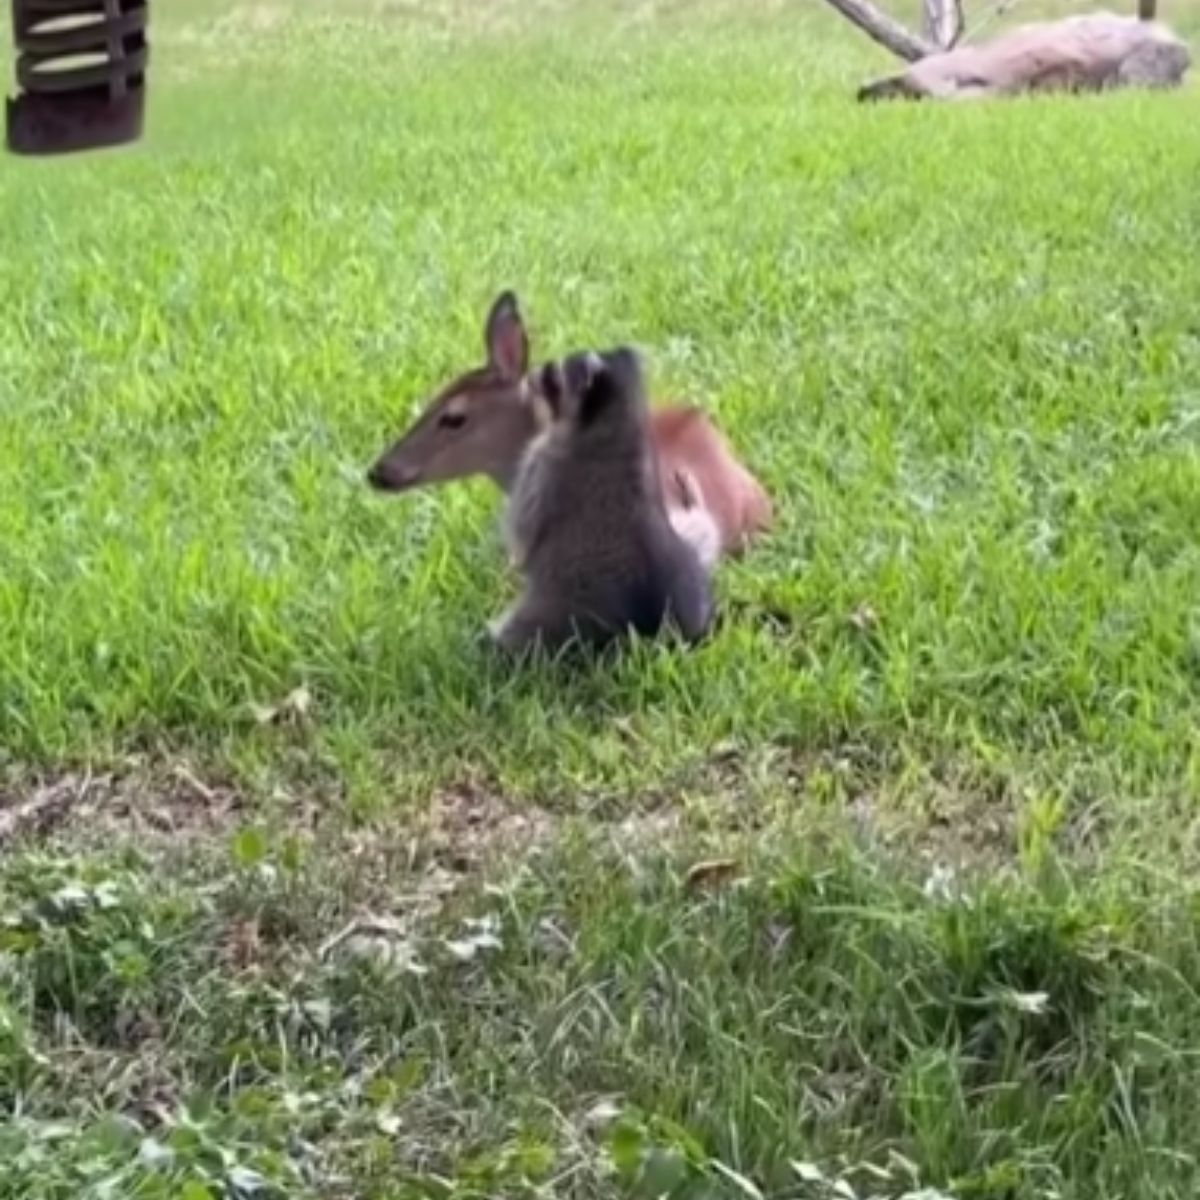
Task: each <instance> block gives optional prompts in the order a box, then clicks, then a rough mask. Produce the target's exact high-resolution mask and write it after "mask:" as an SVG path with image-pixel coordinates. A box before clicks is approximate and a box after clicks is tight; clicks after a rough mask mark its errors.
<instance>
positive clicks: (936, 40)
mask: <svg viewBox="0 0 1200 1200" xmlns="http://www.w3.org/2000/svg"><path fill="white" fill-rule="evenodd" d="M922 7H923V9H924V13H925V36H926V37H927V38H928V39H929V40H930V41H931V42H932V43H933V44H934V45H935V46H936V47H937V48H938V49H939V50H953V49H954V47H955V46H956V45H957V44H958V41H959V39H960V38H961V37H962V34H963V26H964V24H965V22H964V20H963V7H962V0H924V4H923V6H922Z"/></svg>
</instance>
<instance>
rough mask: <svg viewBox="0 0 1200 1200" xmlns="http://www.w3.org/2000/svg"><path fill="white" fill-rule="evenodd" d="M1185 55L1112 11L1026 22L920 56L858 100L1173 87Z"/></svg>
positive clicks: (1176, 43)
mask: <svg viewBox="0 0 1200 1200" xmlns="http://www.w3.org/2000/svg"><path fill="white" fill-rule="evenodd" d="M1190 64H1191V54H1190V52H1189V50H1188V48H1187V46H1186V45H1185V44H1184V43H1183V42H1181V41H1180V40H1179V39H1178V38H1177V37H1176V36H1175V35H1174V34H1173V33H1172V32H1171V31H1170V30H1169V29H1167V28H1166V27H1165V26H1163V25H1159V24H1157V23H1156V22H1153V21H1146V20H1139V19H1138V18H1137V17H1120V16H1116V15H1115V14H1112V13H1095V14H1092V15H1088V16H1077V17H1067V18H1065V19H1063V20H1061V21H1046V22H1042V23H1039V24H1034V25H1024V26H1021V27H1020V28H1019V29H1014V30H1012V31H1011V32H1009V33H1006V34H1002V35H1001V36H1000V37H997V38H994V39H993V40H992V41H990V42H988V43H986V44H984V45H980V46H959V47H957V48H956V49H954V50H947V51H946V52H945V53H943V54H931V55H929V56H928V57H927V58H922V59H918V60H917V61H916V62H915V63H913V64H912V65H911V66H910V67H908V68H907V69H905V70H904V71H902V72H900V74H898V75H891V76H889V77H887V78H886V79H879V80H876V81H875V82H874V83H869V84H867V85H866V86H865V87H863V88H862V89H860V91H859V93H858V98H859V99H860V100H884V99H892V98H897V97H899V98H906V99H913V100H920V99H934V100H969V99H975V98H980V97H987V96H1008V95H1016V94H1018V93H1021V92H1051V91H1103V90H1105V89H1107V88H1116V87H1160V88H1168V87H1175V86H1177V85H1178V84H1179V83H1180V81H1181V80H1182V79H1183V76H1184V74H1185V73H1186V71H1187V69H1188V67H1189V65H1190Z"/></svg>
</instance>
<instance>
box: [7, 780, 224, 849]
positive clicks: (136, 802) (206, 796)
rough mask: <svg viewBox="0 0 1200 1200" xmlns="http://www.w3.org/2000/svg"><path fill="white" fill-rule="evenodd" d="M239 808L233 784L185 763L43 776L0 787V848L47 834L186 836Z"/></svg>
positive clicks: (202, 834)
mask: <svg viewBox="0 0 1200 1200" xmlns="http://www.w3.org/2000/svg"><path fill="white" fill-rule="evenodd" d="M242 808H243V801H242V797H241V795H240V794H239V792H238V790H237V789H236V788H234V787H232V786H231V785H228V784H224V783H216V782H208V781H206V780H204V779H202V778H201V777H200V776H199V775H198V774H197V773H196V772H195V771H194V770H193V769H192V768H191V766H190V765H189V764H187V763H184V762H176V763H173V764H169V765H163V766H158V767H153V768H148V767H142V766H133V767H130V768H129V769H127V770H114V771H104V772H95V773H93V772H91V771H87V770H80V771H68V772H63V773H60V774H53V775H45V776H40V777H35V778H32V779H24V780H22V781H20V782H19V783H16V784H12V785H10V786H9V787H8V788H6V789H4V790H0V853H3V852H4V851H5V850H7V849H9V848H10V847H12V846H15V845H18V844H21V843H23V842H28V841H30V840H32V839H47V838H52V837H69V838H70V839H71V840H72V841H76V840H78V841H80V842H82V843H84V844H87V843H89V842H95V841H105V842H107V841H111V840H113V839H114V838H119V839H122V840H127V839H128V838H129V837H130V836H131V835H132V836H134V837H137V838H139V839H142V838H147V839H150V840H152V841H153V840H170V841H171V842H173V843H178V842H179V840H180V839H183V840H184V841H189V842H190V841H193V840H194V839H196V838H211V837H212V836H214V835H215V834H219V833H221V832H222V831H225V830H227V829H229V828H232V826H233V825H234V824H235V823H236V822H237V820H238V815H239V813H240V812H241V811H242Z"/></svg>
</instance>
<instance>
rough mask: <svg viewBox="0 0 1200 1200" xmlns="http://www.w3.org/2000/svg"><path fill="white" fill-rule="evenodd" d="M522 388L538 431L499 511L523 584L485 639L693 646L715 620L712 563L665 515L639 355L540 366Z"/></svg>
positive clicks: (577, 357)
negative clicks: (676, 639) (666, 633)
mask: <svg viewBox="0 0 1200 1200" xmlns="http://www.w3.org/2000/svg"><path fill="white" fill-rule="evenodd" d="M531 387H532V389H533V391H534V395H533V397H532V398H531V402H532V403H534V404H535V405H537V406H538V407H539V408H540V409H541V411H542V414H543V416H542V420H543V423H544V425H545V428H544V431H543V432H542V433H541V434H540V435H539V436H538V437H537V438H536V439H535V440H534V441H533V443H532V444H531V445H530V447H529V449H528V451H527V452H526V454H525V457H524V459H523V461H522V464H521V467H520V469H519V471H518V474H517V479H516V482H515V484H514V486H513V490H512V493H511V496H510V500H509V507H508V513H507V535H508V541H509V550H510V554H511V556H512V560H513V562H514V563H515V564H516V566H517V567H518V568H519V569H520V571H521V572H522V574H523V576H524V589H523V592H522V594H521V596H520V597H519V599H518V600H517V601H516V603H515V604H514V605H513V606H512V607H511V608H510V609H509V610H508V612H506V613H505V614H504V615H503V616H502V617H500V618H498V619H497V620H495V621H493V622H492V623H491V625H490V626H489V630H490V632H491V635H492V637H493V639H494V640H495V641H496V642H497V643H498V644H499V645H500V646H501V647H503V648H504V649H505V650H509V651H522V650H525V649H529V648H532V647H533V646H534V645H540V646H541V647H542V648H543V649H545V650H547V651H555V650H558V649H560V648H562V647H563V646H565V645H566V644H567V643H569V642H572V641H578V642H580V643H583V644H587V645H590V646H592V647H600V646H603V645H605V644H607V643H609V642H611V641H612V640H613V639H615V638H617V637H619V636H620V635H622V634H625V633H627V632H628V631H629V630H631V629H632V630H635V631H636V632H637V633H639V634H641V635H642V636H654V635H656V634H658V633H660V632H661V631H663V630H664V629H665V628H667V627H668V626H670V627H674V628H675V629H676V630H677V631H678V632H679V633H681V634H682V635H683V637H684V638H685V639H686V640H687V641H689V642H694V641H698V640H699V639H700V638H702V637H703V636H704V635H705V634H706V633H707V632H708V630H709V628H710V626H711V624H712V621H713V616H714V608H715V605H714V601H713V591H712V579H711V566H712V564H711V559H710V556H708V555H704V556H703V558H702V555H701V553H698V552H697V549H696V547H695V546H694V545H689V543H687V542H685V541H684V540H683V539H682V538H681V537H680V536H679V534H678V533H676V531H675V529H674V528H673V527H672V524H671V521H670V520H669V518H668V516H667V510H666V506H665V504H664V502H663V498H662V489H661V487H660V484H659V479H658V464H657V459H656V457H655V454H654V451H653V448H652V446H651V443H650V435H649V425H648V417H649V414H648V408H647V401H646V390H645V383H644V378H643V372H642V367H641V362H640V361H639V359H638V356H637V354H636V353H635V352H634V351H633V350H630V349H628V348H626V347H619V348H617V349H615V350H611V351H608V352H605V353H603V354H596V353H586V354H585V353H579V354H574V355H571V356H569V357H568V358H566V359H563V360H562V362H561V363H550V364H547V366H545V367H544V368H543V369H542V370H541V371H540V372H539V373H538V374H537V375H536V376H535V377H534V378H533V379H532V381H531ZM705 560H708V561H705Z"/></svg>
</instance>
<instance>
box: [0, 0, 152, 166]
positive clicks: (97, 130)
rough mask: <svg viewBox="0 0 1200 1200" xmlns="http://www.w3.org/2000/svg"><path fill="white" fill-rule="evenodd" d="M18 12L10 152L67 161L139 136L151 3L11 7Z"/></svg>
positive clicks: (101, 0) (89, 0) (82, 0)
mask: <svg viewBox="0 0 1200 1200" xmlns="http://www.w3.org/2000/svg"><path fill="white" fill-rule="evenodd" d="M12 12H13V44H14V46H15V49H16V55H17V70H16V77H17V86H18V88H19V91H18V94H17V96H16V97H15V98H10V99H9V101H8V122H7V132H8V148H9V149H10V150H11V151H13V152H14V153H15V154H66V153H70V152H71V151H74V150H91V149H97V148H99V147H102V146H117V145H121V144H123V143H126V142H132V141H136V140H137V139H138V138H139V137H141V134H142V122H143V114H144V111H145V105H146V61H147V58H148V56H149V49H148V47H147V44H146V25H147V21H148V15H149V7H148V0H12Z"/></svg>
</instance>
